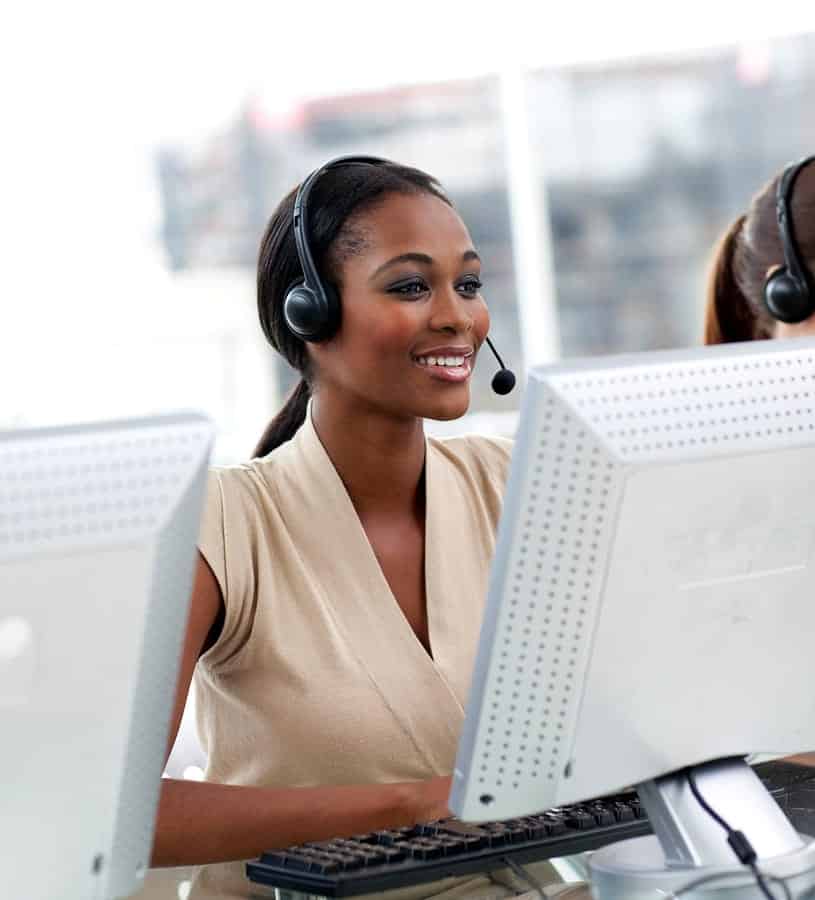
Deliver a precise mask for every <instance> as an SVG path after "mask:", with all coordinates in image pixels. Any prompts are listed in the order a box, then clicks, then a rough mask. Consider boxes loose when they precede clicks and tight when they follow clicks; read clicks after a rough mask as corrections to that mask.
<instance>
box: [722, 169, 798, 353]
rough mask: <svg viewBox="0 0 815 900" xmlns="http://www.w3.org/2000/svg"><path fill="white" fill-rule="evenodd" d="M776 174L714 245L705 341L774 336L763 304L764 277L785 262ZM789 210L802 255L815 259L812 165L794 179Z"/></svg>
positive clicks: (728, 341) (725, 342) (772, 320)
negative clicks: (779, 229)
mask: <svg viewBox="0 0 815 900" xmlns="http://www.w3.org/2000/svg"><path fill="white" fill-rule="evenodd" d="M780 177H781V175H780V174H779V175H777V176H776V177H775V178H773V179H772V180H771V181H769V182H767V184H765V185H764V187H763V188H762V189H761V190H760V191H759V192H758V193H757V194H756V195H755V196H754V197H753V199H752V202H751V203H750V207H749V209H748V210H747V213H746V214H744V215H741V216H739V217H738V218H737V219H736V221H735V222H733V224H732V225H731V226H730V227H729V228H728V229H727V231H726V232H725V233H724V235H723V236H722V238H721V240H720V241H719V243H718V245H717V246H716V250H715V251H714V254H713V259H712V262H711V266H710V272H709V276H708V284H707V302H706V307H705V325H704V341H705V343H706V344H727V343H730V342H732V341H750V340H756V339H763V338H770V337H772V336H773V331H774V328H775V319H774V318H773V317H772V316H771V315H770V313H769V312H768V310H767V308H766V306H765V305H764V283H765V281H766V280H767V271H768V270H769V269H771V268H772V267H773V266H780V265H783V264H784V249H783V247H782V245H781V235H780V234H779V231H778V218H777V215H776V208H775V206H776V204H775V195H776V189H777V185H778V179H779V178H780ZM790 215H791V217H792V221H793V226H794V229H795V237H796V241H797V244H798V248H799V250H800V254H801V259H802V261H806V260H812V259H815V165H809V166H807V167H806V168H805V169H803V170H802V171H801V173H800V174H799V176H798V178H797V179H796V182H795V190H794V191H793V195H792V203H791V204H790Z"/></svg>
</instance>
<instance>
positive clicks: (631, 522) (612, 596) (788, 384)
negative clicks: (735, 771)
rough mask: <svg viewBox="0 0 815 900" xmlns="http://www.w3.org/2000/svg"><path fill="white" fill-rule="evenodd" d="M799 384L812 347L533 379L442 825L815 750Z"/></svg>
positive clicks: (572, 370) (813, 534)
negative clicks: (751, 756)
mask: <svg viewBox="0 0 815 900" xmlns="http://www.w3.org/2000/svg"><path fill="white" fill-rule="evenodd" d="M814 388H815V344H813V342H812V341H786V342H772V343H770V342H766V343H752V344H749V345H740V346H732V345H731V346H728V347H722V348H705V349H704V350H693V351H682V352H668V353H653V354H636V355H630V356H626V357H617V358H610V359H608V360H588V361H585V362H576V363H572V364H564V365H562V366H554V367H549V368H545V369H540V370H536V371H534V372H533V373H532V376H531V378H530V381H529V385H528V389H527V392H526V395H525V399H524V408H523V410H522V417H521V426H520V430H519V435H518V439H517V444H516V448H515V452H514V455H513V461H512V466H511V471H510V477H509V482H508V486H507V493H506V497H505V505H504V515H503V516H502V521H501V525H500V528H499V535H498V543H497V549H496V557H495V561H494V565H493V569H492V572H491V581H490V593H489V598H488V604H487V611H486V616H485V621H484V625H483V628H482V634H481V642H480V646H479V652H478V656H477V660H476V669H475V674H474V681H473V687H472V692H471V697H470V703H469V706H468V710H467V717H466V721H465V726H464V731H463V734H462V738H461V741H460V744H459V753H458V758H457V761H456V771H455V776H454V786H453V792H452V796H451V804H452V806H451V808H452V809H453V811H454V812H456V813H457V814H460V815H462V816H463V817H464V818H468V819H473V820H486V819H490V818H506V817H510V816H513V815H521V814H524V813H526V812H529V813H531V812H534V811H538V810H541V809H545V808H548V807H552V806H556V805H558V804H561V803H568V802H574V801H579V800H582V799H585V798H588V797H593V796H597V795H600V794H603V793H608V792H611V791H615V790H618V789H621V788H623V787H625V786H627V785H630V784H633V783H637V782H640V781H643V780H646V779H648V778H652V777H655V776H657V775H660V774H664V773H666V772H669V771H672V770H674V769H677V768H681V767H683V766H685V765H689V764H691V763H693V762H698V761H701V760H704V759H710V758H715V757H720V756H727V755H735V754H740V753H748V752H753V751H756V752H758V751H763V752H793V751H797V750H807V749H811V748H812V747H815V695H813V694H812V691H811V688H810V685H811V684H812V682H813V680H815V656H814V655H813V654H812V653H811V651H810V649H809V641H810V640H811V635H812V634H815V604H813V603H812V599H811V598H812V596H813V591H815V577H814V574H813V553H815V512H814V511H813V510H815V389H814ZM782 698H783V702H780V701H781V699H782Z"/></svg>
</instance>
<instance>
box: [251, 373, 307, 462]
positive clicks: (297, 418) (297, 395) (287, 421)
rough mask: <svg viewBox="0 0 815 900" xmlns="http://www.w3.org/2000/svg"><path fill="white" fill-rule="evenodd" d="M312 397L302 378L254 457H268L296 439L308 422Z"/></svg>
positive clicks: (272, 423)
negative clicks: (278, 448)
mask: <svg viewBox="0 0 815 900" xmlns="http://www.w3.org/2000/svg"><path fill="white" fill-rule="evenodd" d="M310 396H311V388H310V387H309V384H308V382H307V381H306V379H305V378H301V379H300V381H298V382H297V384H296V385H295V386H294V388H293V389H292V391H291V393H290V394H289V396H288V397H287V398H286V403H285V404H284V406H283V409H281V410H280V412H279V413H278V414H277V415H276V416H275V417H274V418H273V419H272V421H271V422H269V424H268V425H267V426H266V430H265V431H264V432H263V436H262V437H261V439H260V440H259V441H258V444H257V447H255V452H254V454H253V456H255V457H259V456H266V455H267V454H268V453H271V452H272V450H274V449H275V448H276V447H279V446H280V445H281V444H285V443H286V441H290V440H291V439H292V438H293V437H294V435H295V434H296V433H297V430H298V429H299V428H300V426H301V425H302V424H303V422H305V421H306V413H307V411H308V401H309V397H310Z"/></svg>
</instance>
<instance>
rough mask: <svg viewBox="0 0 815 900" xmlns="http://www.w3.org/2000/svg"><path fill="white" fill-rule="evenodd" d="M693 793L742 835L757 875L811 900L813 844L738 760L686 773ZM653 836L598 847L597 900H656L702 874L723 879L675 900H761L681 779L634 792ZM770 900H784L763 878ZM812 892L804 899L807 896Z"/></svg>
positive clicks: (594, 860) (594, 861) (675, 776)
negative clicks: (784, 881) (779, 880)
mask: <svg viewBox="0 0 815 900" xmlns="http://www.w3.org/2000/svg"><path fill="white" fill-rule="evenodd" d="M693 772H694V775H695V778H696V784H697V786H698V789H699V793H700V794H701V795H702V797H703V798H704V799H705V800H706V801H707V803H708V805H709V806H711V807H712V808H713V809H714V810H715V811H716V812H717V813H718V814H719V815H720V816H721V817H722V818H723V819H724V820H725V821H726V822H727V823H728V824H729V825H730V826H731V828H736V829H739V830H741V831H743V832H744V834H745V835H746V836H747V838H748V839H749V840H750V843H751V844H752V845H753V847H754V849H755V851H756V854H757V855H758V868H759V870H760V871H761V872H762V874H765V875H768V876H775V877H777V878H786V879H788V880H787V886H788V887H789V889H790V893H791V895H792V896H793V897H795V898H803V897H811V898H815V842H813V841H812V840H811V839H810V838H808V837H806V836H803V837H802V836H801V835H799V834H798V832H797V831H795V829H794V828H793V826H792V824H791V823H790V821H789V819H787V817H786V816H785V815H784V813H783V812H782V811H781V809H780V807H779V806H778V804H777V803H776V802H775V800H773V798H772V797H771V796H770V794H769V793H768V792H767V790H766V788H765V787H764V785H763V784H762V783H761V781H760V780H759V778H758V776H757V775H756V774H755V773H754V772H753V770H752V769H751V768H750V766H748V765H747V763H746V762H745V761H744V759H743V758H742V757H736V758H729V759H719V760H714V761H713V762H709V763H704V764H702V765H699V766H695V767H694V768H693ZM637 792H638V793H639V796H640V801H641V802H642V805H643V806H644V807H645V810H646V812H647V813H648V818H649V819H650V822H651V825H652V827H653V829H654V835H653V836H649V837H642V838H632V839H631V840H628V841H620V842H619V843H617V844H611V845H609V846H608V847H603V848H602V849H601V850H598V851H597V852H596V853H594V854H593V855H592V857H591V860H590V863H589V868H590V870H591V881H592V887H593V891H594V896H595V897H596V898H597V900H656V898H660V897H662V898H671V897H673V892H674V891H678V890H679V889H680V888H682V887H684V886H685V885H688V884H690V883H691V882H693V881H696V880H697V879H701V878H704V877H706V876H708V875H715V874H722V875H723V876H724V874H725V873H731V874H730V875H729V877H722V878H721V879H719V880H716V881H713V880H711V881H710V882H708V883H706V884H704V885H700V886H699V887H698V888H696V889H695V890H693V891H692V892H690V891H689V892H688V893H682V894H681V895H680V896H681V900H694V898H699V900H701V898H714V897H722V898H723V897H728V898H732V897H738V898H739V900H754V898H755V900H766V897H765V895H764V894H763V893H762V892H761V890H760V889H759V887H758V886H757V885H756V882H755V878H754V877H753V875H752V873H751V872H750V870H749V869H747V868H746V867H744V866H743V865H741V863H739V862H738V860H737V859H736V857H735V854H734V853H733V850H732V849H731V847H730V845H729V844H728V843H727V834H726V832H725V830H724V829H723V828H722V827H721V825H719V824H718V823H717V822H716V821H715V820H714V819H713V818H712V817H711V816H710V815H709V814H708V813H707V812H705V810H704V809H703V808H702V807H701V806H700V805H699V802H698V801H697V799H696V798H695V797H694V795H693V794H692V793H691V790H690V786H689V784H688V780H687V776H686V774H685V772H682V771H680V772H674V773H671V774H670V775H666V776H664V777H662V778H657V779H655V780H654V781H646V782H644V783H643V784H640V785H638V786H637ZM768 882H769V884H768V887H769V888H770V891H771V892H772V895H773V897H777V898H783V897H785V894H784V891H783V889H782V887H781V885H779V884H777V883H776V884H773V883H772V882H771V881H769V879H768ZM810 892H811V893H810Z"/></svg>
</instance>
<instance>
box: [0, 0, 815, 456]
mask: <svg viewBox="0 0 815 900" xmlns="http://www.w3.org/2000/svg"><path fill="white" fill-rule="evenodd" d="M783 5H784V4H783V3H782V4H781V6H780V7H776V8H774V10H773V11H772V12H773V16H772V17H771V16H770V11H769V10H765V11H762V13H761V14H760V15H757V14H752V16H753V17H752V19H745V16H748V11H745V10H741V9H739V7H738V6H736V4H730V6H731V7H732V8H731V9H729V10H728V9H727V6H728V4H726V3H724V4H720V5H719V6H718V7H717V10H718V12H717V14H716V15H715V16H714V13H713V11H711V10H706V9H705V7H704V6H703V5H702V4H696V5H695V6H694V4H690V6H689V8H688V10H687V15H686V16H685V17H684V18H682V19H679V18H677V17H674V19H672V20H669V19H667V18H666V17H664V16H663V15H662V14H657V12H655V11H654V10H649V8H648V7H647V6H646V5H644V4H636V3H628V4H626V3H623V4H622V5H620V6H617V7H616V9H615V10H614V11H613V12H609V11H608V10H599V9H598V6H599V5H594V6H592V5H591V4H588V5H586V4H579V3H578V4H576V5H572V7H570V9H569V10H562V11H561V12H560V13H558V14H554V13H552V12H551V11H549V12H541V11H538V12H535V11H531V10H530V11H526V12H525V13H521V11H520V10H521V4H517V5H514V4H512V3H511V2H510V3H508V4H507V5H506V6H504V7H502V9H501V10H496V9H495V5H492V6H487V5H486V4H479V3H477V2H476V3H473V4H470V5H468V7H467V10H466V14H465V12H464V11H461V10H456V9H454V8H453V7H454V6H455V5H448V7H444V6H440V5H438V4H436V8H434V5H433V4H430V3H429V2H425V0H417V2H415V3H413V4H411V5H410V7H409V8H408V7H406V8H405V10H404V12H403V14H402V15H397V14H396V10H394V12H393V15H392V16H391V14H387V15H383V13H382V11H381V9H382V8H381V5H376V4H372V3H366V2H357V3H353V2H352V3H350V4H348V5H347V6H345V7H344V8H343V10H339V11H338V10H336V9H334V8H333V7H331V6H330V5H328V4H321V3H316V4H314V8H313V9H312V10H311V11H309V7H308V6H307V5H304V6H303V7H302V9H300V10H291V9H289V10H287V11H286V12H285V13H284V12H280V11H278V10H275V9H271V8H268V5H266V4H260V3H252V2H247V3H242V4H238V5H237V6H235V7H234V9H231V10H229V11H227V10H226V9H225V8H221V7H215V6H212V7H208V6H207V4H203V5H202V4H197V5H193V4H187V3H182V2H179V3H177V4H170V5H169V6H165V7H159V6H156V7H155V9H154V10H152V12H151V9H150V5H149V4H148V6H147V7H146V8H145V9H144V10H143V11H141V12H139V13H138V14H137V13H135V12H134V11H131V12H130V13H129V15H130V16H131V18H129V19H128V18H126V17H125V16H126V14H125V13H124V12H123V11H122V10H111V9H110V8H109V6H110V5H108V6H104V5H101V4H98V5H97V4H90V5H86V4H81V3H80V4H79V5H78V6H77V7H76V8H72V11H70V12H66V11H64V10H63V11H61V12H59V13H57V11H56V10H52V11H51V12H52V14H51V15H50V16H48V17H45V18H39V17H38V14H36V11H35V12H34V13H31V14H30V15H29V21H28V22H26V23H23V26H24V34H23V35H22V36H15V33H14V30H13V29H11V30H7V31H6V35H5V37H4V38H3V39H2V40H3V41H4V42H5V44H6V46H4V47H3V48H2V49H3V50H4V51H6V53H5V56H4V58H5V60H6V62H5V63H4V65H5V66H6V67H7V69H8V71H6V72H4V75H7V76H8V77H4V79H3V81H4V86H3V92H4V96H3V105H4V108H5V109H6V110H7V115H8V117H9V120H10V121H12V122H15V128H14V129H13V130H12V132H13V136H12V139H11V151H12V153H11V158H10V159H11V161H10V162H9V163H8V164H6V165H5V166H4V167H3V173H2V175H0V178H1V179H2V181H1V182H0V188H2V192H3V196H4V198H6V202H5V203H4V206H5V215H4V218H5V220H6V221H5V223H4V224H3V225H2V228H3V232H2V234H3V246H4V247H5V249H6V258H5V260H4V270H5V272H6V277H5V278H4V282H5V284H4V289H3V291H2V296H3V299H2V309H3V311H4V315H3V324H2V329H0V376H2V384H3V390H2V391H0V427H16V426H24V425H34V424H42V423H47V422H58V421H71V420H78V419H93V418H105V417H114V416H119V415H129V414H133V413H142V412H149V411H152V410H157V409H166V408H169V407H195V408H203V409H205V410H207V411H208V412H209V413H210V414H211V415H212V416H213V417H214V419H215V420H216V422H217V425H218V429H219V439H218V444H217V449H216V458H217V460H218V461H219V462H231V461H236V460H240V459H243V458H245V457H246V455H247V454H248V453H249V452H250V450H251V448H252V446H253V444H254V442H255V440H256V438H257V436H258V435H259V433H260V431H261V430H262V428H263V426H264V423H265V422H266V421H267V420H268V419H269V417H270V416H271V415H272V414H273V413H274V411H275V410H276V409H277V408H278V407H279V404H280V402H281V398H282V395H283V394H284V393H285V391H286V389H287V387H288V386H289V385H290V383H291V381H292V377H293V375H292V373H291V372H290V371H289V370H288V367H287V366H286V365H285V364H284V363H283V362H282V361H281V360H279V359H278V358H276V357H275V355H274V354H273V352H272V351H271V350H270V349H269V348H268V347H266V346H265V345H264V343H263V341H262V339H261V336H260V332H259V329H258V327H257V324H256V314H255V308H254V267H255V259H256V253H257V246H258V241H259V237H260V234H261V232H262V230H263V227H264V225H265V222H266V220H267V218H268V216H269V214H270V213H271V211H272V210H273V208H274V206H275V205H276V203H277V202H278V200H279V199H280V198H281V197H282V195H283V194H284V193H285V192H286V191H288V190H289V189H290V187H291V186H292V185H294V184H295V183H296V182H297V181H298V180H300V179H301V178H302V177H303V176H304V175H305V174H306V173H308V171H310V170H311V169H312V168H313V167H315V166H317V165H319V164H320V163H321V162H323V161H324V160H326V159H328V158H330V157H332V156H335V155H338V154H344V153H372V154H376V155H382V156H386V157H391V158H394V159H398V160H401V161H405V162H408V163H411V164H413V165H416V166H419V167H422V168H425V169H427V170H428V171H430V172H431V173H433V174H435V175H436V176H437V177H438V178H439V179H440V180H441V181H442V183H443V184H444V185H445V186H446V187H447V188H448V190H449V193H450V195H451V196H452V198H453V200H454V201H455V203H456V205H457V206H458V208H459V210H460V211H461V214H462V216H463V218H464V220H465V221H466V223H467V224H468V226H469V228H470V230H471V232H472V235H473V238H474V241H475V244H476V246H477V247H478V248H479V251H480V252H481V255H482V257H483V258H484V263H485V265H484V274H485V295H486V297H487V299H488V302H489V304H490V310H491V314H492V320H493V326H492V327H493V337H494V339H495V341H496V344H497V345H498V347H499V349H500V351H501V352H502V354H503V355H504V356H505V357H506V358H507V359H508V361H509V362H510V363H511V364H512V365H513V366H514V367H515V368H516V369H518V370H519V371H520V372H523V370H524V369H525V368H528V367H529V366H530V365H533V364H537V363H541V362H546V361H550V360H552V359H554V358H556V357H557V356H558V355H563V356H574V355H583V354H599V353H613V352H618V351H628V350H639V349H649V348H662V347H674V346H687V345H690V344H693V343H695V342H697V340H698V338H699V334H700V325H701V313H702V305H703V289H704V280H705V279H704V273H705V268H706V265H707V261H708V259H709V256H710V251H711V246H712V245H713V243H714V242H715V240H716V238H717V236H718V234H719V233H720V232H721V230H722V229H723V228H724V227H725V226H726V224H727V223H729V221H730V220H731V219H732V218H733V216H735V215H736V214H737V213H738V211H739V210H741V209H742V208H743V207H744V206H745V204H746V203H747V201H748V199H749V197H750V196H751V194H752V193H753V192H754V191H755V190H757V189H758V188H759V186H760V185H761V184H762V182H763V181H765V180H766V179H767V178H768V177H770V176H771V175H772V173H773V172H774V171H776V170H777V169H778V168H779V167H780V166H781V165H782V164H784V163H785V162H786V161H787V160H790V159H792V158H794V157H797V156H800V155H802V154H804V153H809V152H812V151H813V149H815V112H813V109H815V105H814V104H813V98H815V16H813V14H811V13H806V12H799V13H798V14H795V15H793V14H790V13H789V11H787V14H784V10H783V9H782V7H783ZM57 15H59V16H61V18H59V20H57V19H56V16H57ZM807 15H809V17H810V21H807V19H806V16H807ZM558 16H559V17H560V18H558ZM802 17H803V18H802ZM12 24H13V23H12ZM25 28H27V29H28V31H27V32H25ZM779 29H781V32H780V33H779ZM26 37H27V38H29V39H30V40H31V42H32V43H31V44H30V46H29V45H27V44H26V42H25V38H26ZM21 47H22V49H21ZM301 47H306V48H307V52H305V53H304V52H302V51H301V50H300V49H299V48H301ZM15 52H16V57H15V55H14V54H15ZM9 54H10V55H9ZM9 59H11V61H12V62H11V63H9ZM15 60H16V61H18V62H19V63H20V65H19V66H17V65H16V64H15V62H14V61H15ZM15 113H16V114H17V117H16V118H15ZM8 149H9V147H8V145H7V147H6V150H8ZM8 197H11V199H12V203H11V206H10V208H9V204H8V202H7V199H8ZM15 199H16V201H17V202H16V204H15V203H14V200H15ZM492 372H493V364H492V362H491V360H489V359H487V358H486V355H482V360H481V363H480V366H479V367H478V370H477V372H476V377H475V381H474V391H473V407H472V409H473V413H472V416H471V417H470V418H469V419H468V420H467V421H465V422H462V423H455V424H452V425H447V426H436V430H437V431H442V432H444V431H450V430H461V429H471V428H477V429H480V430H498V431H504V432H506V431H510V430H511V429H512V427H513V426H514V414H515V412H516V410H517V405H518V402H519V398H520V391H516V392H515V393H514V394H512V395H510V396H509V397H508V398H500V397H497V396H495V395H494V394H493V393H492V392H491V391H490V389H489V381H490V377H491V374H492ZM431 427H433V426H431Z"/></svg>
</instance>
